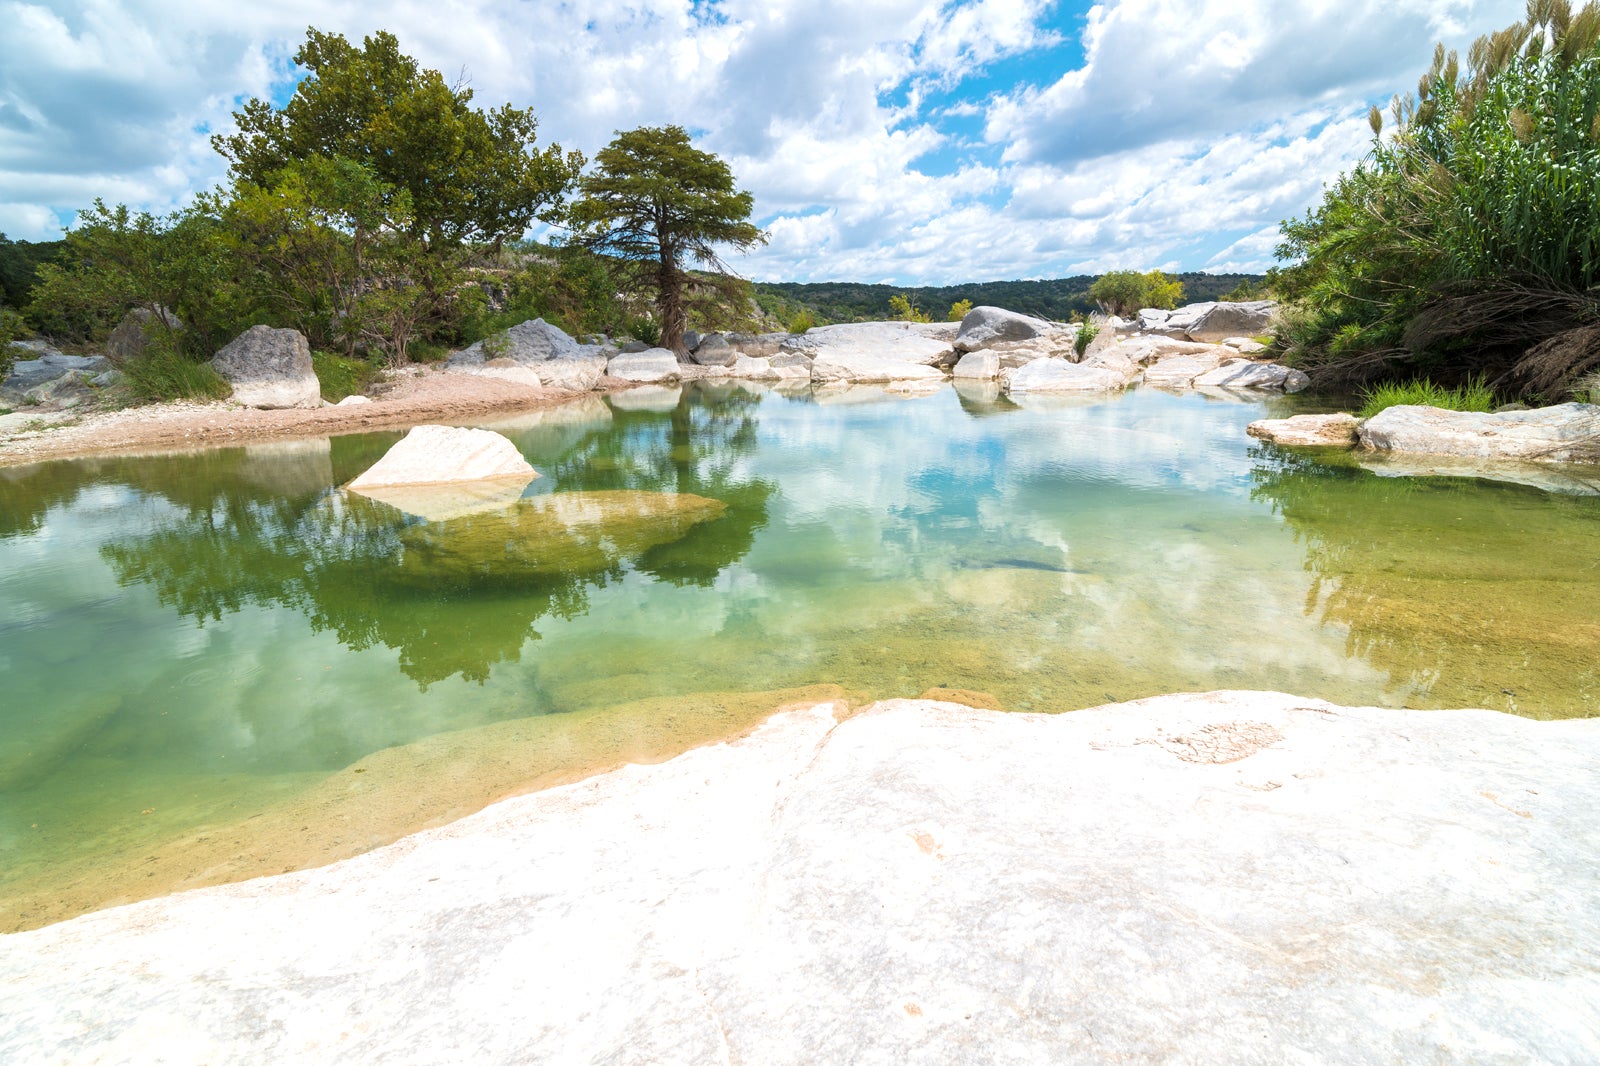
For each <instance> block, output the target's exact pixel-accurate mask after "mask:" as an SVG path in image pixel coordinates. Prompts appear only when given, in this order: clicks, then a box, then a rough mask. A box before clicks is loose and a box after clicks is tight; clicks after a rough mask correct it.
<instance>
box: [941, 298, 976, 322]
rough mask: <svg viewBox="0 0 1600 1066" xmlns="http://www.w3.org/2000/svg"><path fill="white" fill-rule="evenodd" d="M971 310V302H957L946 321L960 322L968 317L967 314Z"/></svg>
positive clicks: (951, 306)
mask: <svg viewBox="0 0 1600 1066" xmlns="http://www.w3.org/2000/svg"><path fill="white" fill-rule="evenodd" d="M971 310H972V301H971V300H957V301H956V302H955V303H953V304H951V305H950V314H949V315H948V316H947V317H946V318H945V321H946V322H960V321H961V320H962V319H963V318H966V317H967V312H969V311H971Z"/></svg>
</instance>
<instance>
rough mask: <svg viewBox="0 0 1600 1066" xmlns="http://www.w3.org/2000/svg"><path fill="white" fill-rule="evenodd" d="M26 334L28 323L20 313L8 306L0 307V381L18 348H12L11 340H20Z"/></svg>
mask: <svg viewBox="0 0 1600 1066" xmlns="http://www.w3.org/2000/svg"><path fill="white" fill-rule="evenodd" d="M27 335H28V324H27V323H26V322H25V321H23V318H22V316H21V315H19V314H17V313H16V312H15V311H13V310H11V308H9V307H0V381H4V380H5V379H6V378H7V377H8V376H9V375H10V374H11V368H12V366H14V365H15V363H16V359H17V352H18V351H19V349H17V348H13V347H12V346H11V343H12V342H13V341H18V340H21V339H22V338H24V337H26V336H27Z"/></svg>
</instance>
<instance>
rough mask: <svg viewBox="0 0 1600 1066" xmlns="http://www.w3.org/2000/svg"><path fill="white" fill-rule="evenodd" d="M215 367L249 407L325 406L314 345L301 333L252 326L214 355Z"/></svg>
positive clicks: (236, 396)
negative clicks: (312, 361)
mask: <svg viewBox="0 0 1600 1066" xmlns="http://www.w3.org/2000/svg"><path fill="white" fill-rule="evenodd" d="M211 367H212V369H213V370H215V371H216V372H217V373H218V374H220V375H221V376H222V378H223V380H225V381H226V382H227V383H228V384H229V385H232V386H233V399H234V401H235V402H236V403H241V404H244V405H245V406H246V407H262V408H269V409H271V408H285V407H321V406H322V386H321V385H319V384H318V383H317V372H316V369H315V368H314V367H313V366H312V365H311V345H310V344H308V343H307V342H306V338H305V335H304V334H303V333H301V332H300V331H299V330H295V329H274V328H272V327H271V326H251V327H250V328H249V329H247V330H245V331H244V332H243V333H241V334H239V335H238V336H237V337H235V338H234V339H233V340H231V341H229V342H228V343H227V344H226V345H224V346H223V348H222V350H221V351H219V352H217V354H216V355H214V356H212V358H211Z"/></svg>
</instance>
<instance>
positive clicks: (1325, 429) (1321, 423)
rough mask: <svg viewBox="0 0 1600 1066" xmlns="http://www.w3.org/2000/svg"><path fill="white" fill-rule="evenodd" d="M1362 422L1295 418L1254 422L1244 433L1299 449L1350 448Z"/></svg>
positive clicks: (1346, 416) (1341, 417)
mask: <svg viewBox="0 0 1600 1066" xmlns="http://www.w3.org/2000/svg"><path fill="white" fill-rule="evenodd" d="M1360 424H1361V423H1360V419H1358V418H1356V416H1355V415H1352V414H1345V413H1343V412H1341V413H1339V414H1329V415H1294V416H1292V417H1290V418H1264V419H1262V420H1260V421H1259V422H1252V423H1250V425H1249V426H1248V427H1246V429H1245V432H1247V433H1249V434H1250V435H1251V436H1252V437H1257V438H1260V439H1261V440H1266V441H1271V442H1272V443H1274V444H1291V445H1296V446H1299V447H1321V446H1337V447H1341V448H1348V447H1350V445H1352V444H1354V443H1355V442H1356V427H1357V426H1358V425H1360Z"/></svg>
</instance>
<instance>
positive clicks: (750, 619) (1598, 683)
mask: <svg viewBox="0 0 1600 1066" xmlns="http://www.w3.org/2000/svg"><path fill="white" fill-rule="evenodd" d="M675 395H676V394H674V393H665V392H657V393H655V394H652V393H649V392H640V393H634V394H628V395H626V396H624V397H623V398H621V399H620V400H619V401H618V403H617V409H615V410H613V408H612V406H611V405H609V404H607V403H606V402H604V401H601V400H599V399H595V398H590V399H588V400H586V401H584V402H582V403H579V404H577V405H575V406H573V407H571V408H567V409H562V410H558V411H554V412H541V413H537V414H531V415H529V416H526V417H525V418H522V419H511V420H507V421H505V422H502V423H498V424H494V428H497V429H499V430H500V431H501V432H504V433H505V434H506V435H507V436H509V437H510V438H511V439H512V440H513V441H515V442H516V443H517V445H518V447H519V448H521V450H522V451H523V452H524V453H525V454H526V455H527V457H528V459H529V460H530V461H531V462H532V463H533V465H534V466H535V467H536V468H537V469H538V470H539V471H540V472H541V474H542V475H543V476H542V477H540V478H539V479H538V480H536V481H534V482H533V483H532V484H531V485H530V486H529V487H528V489H527V490H526V500H527V501H528V502H525V503H522V504H519V505H516V508H515V509H514V510H513V511H510V512H507V511H504V510H503V511H501V512H500V513H488V514H481V515H476V516H467V517H461V518H455V519H452V520H449V521H445V522H433V523H430V522H428V521H425V520H424V519H421V518H418V517H414V516H408V515H407V514H405V513H404V512H402V511H400V510H397V509H395V508H392V507H388V506H385V505H383V504H379V503H374V502H371V501H366V500H362V499H360V498H357V497H352V496H349V495H347V494H345V493H343V492H341V491H339V490H338V489H337V488H336V487H335V486H337V485H339V484H342V483H343V482H345V481H348V480H349V479H350V478H352V477H353V476H355V475H356V474H357V473H359V472H360V471H361V470H363V469H365V468H366V466H368V465H370V464H371V463H372V462H373V461H375V460H376V459H377V458H378V457H379V456H380V455H381V454H382V453H383V452H384V450H385V449H386V448H387V447H388V446H389V445H390V444H391V443H392V442H393V441H394V440H395V439H397V435H396V434H372V435H364V436H354V437H342V438H336V439H334V440H332V441H331V442H329V441H313V442H295V443H288V444H277V445H269V446H256V447H245V448H233V449H222V450H214V451H209V452H204V453H198V454H194V455H185V456H174V457H155V458H126V459H97V460H85V461H80V462H62V463H52V464H48V465H42V466H37V467H30V468H22V469H14V470H0V685H3V691H0V706H3V709H0V895H3V894H4V893H5V891H6V890H7V885H8V884H9V883H11V882H16V883H21V882H23V881H27V882H28V883H29V884H30V885H33V886H34V887H37V885H38V884H39V883H40V882H39V880H38V879H39V877H40V876H46V875H48V873H49V871H50V870H51V869H52V868H53V867H54V866H56V865H71V864H72V863H74V862H79V863H82V862H93V861H95V859H96V856H99V855H103V854H110V853H112V852H118V853H126V852H128V851H129V849H137V848H138V847H143V846H155V845H157V844H160V843H161V842H162V841H164V840H172V839H176V838H178V837H180V836H182V835H184V834H194V833H196V832H197V831H198V830H197V829H196V827H208V826H214V825H218V824H224V823H227V822H229V821H230V820H237V819H244V820H248V819H249V818H250V817H251V816H252V814H253V813H255V812H258V811H260V810H263V809H265V808H266V807H268V806H270V805H272V804H274V803H277V802H280V801H281V800H283V799H284V798H285V797H292V796H293V795H295V794H297V793H298V792H301V791H303V790H306V789H308V788H313V787H316V786H317V785H318V783H322V782H326V781H327V780H328V779H329V775H330V774H334V773H335V772H338V771H340V770H341V768H346V767H348V766H350V764H352V763H354V762H356V761H357V760H360V759H362V758H363V757H366V756H369V755H371V754H372V753H374V752H377V751H380V750H381V749H385V748H390V747H393V746H397V745H408V744H413V743H415V742H417V741H420V740H423V739H424V738H428V737H432V736H435V735H438V734H441V733H446V732H449V731H456V730H472V729H477V728H479V727H485V726H490V725H492V724H494V723H505V722H510V721H513V720H519V719H528V718H530V717H537V716H552V715H570V714H573V713H576V712H583V713H587V714H595V715H603V714H605V713H607V709H608V708H612V707H615V706H616V705H618V704H622V703H626V702H629V701H636V700H644V699H647V698H651V697H670V696H692V695H693V694H695V693H702V692H711V691H716V692H741V691H757V690H771V689H780V688H789V687H794V686H802V685H809V684H815V683H835V684H838V685H842V686H844V687H845V688H846V689H849V690H852V691H854V692H859V693H862V694H865V695H869V696H878V697H882V696H914V695H918V694H920V693H922V692H924V691H925V690H927V689H929V688H933V687H946V688H954V689H968V690H977V691H980V692H984V693H988V694H990V695H992V696H993V697H995V698H996V699H997V700H998V701H999V702H1000V703H1001V704H1003V705H1004V706H1006V707H1008V708H1011V709H1017V710H1036V711H1060V710H1071V709H1074V708H1080V707H1085V706H1092V705H1096V704H1100V703H1105V702H1109V701H1115V700H1127V699H1133V698H1137V697H1142V696H1150V695H1156V694H1159V693H1165V692H1173V691H1184V690H1206V689H1215V688H1264V689H1280V690H1286V691H1290V692H1294V693H1297V694H1300V695H1303V696H1311V697H1321V698H1324V699H1329V700H1334V701H1338V702H1343V703H1349V704H1376V705H1381V706H1394V707H1401V706H1407V707H1423V708H1428V707H1459V706H1478V707H1490V708H1497V709H1502V710H1507V711H1513V712H1515V713H1519V714H1525V715H1531V716H1534V717H1569V716H1577V715H1588V714H1592V713H1595V710H1596V700H1597V698H1600V678H1597V676H1596V663H1597V662H1600V608H1597V607H1596V604H1600V597H1597V595H1596V593H1597V592H1600V502H1597V501H1596V500H1595V499H1593V498H1583V497H1570V496H1559V495H1552V494H1548V493H1544V492H1540V491H1538V490H1535V489H1532V488H1526V487H1521V486H1516V485H1506V484H1497V483H1493V482H1487V481H1478V480H1471V479H1465V478H1428V479H1400V478H1384V477H1378V476H1375V475H1373V474H1371V473H1368V472H1366V471H1363V470H1360V469H1359V468H1356V467H1354V466H1352V465H1351V464H1350V462H1349V461H1348V460H1344V459H1340V458H1338V457H1328V456H1326V454H1324V456H1323V457H1322V458H1317V457H1314V456H1311V457H1308V454H1309V453H1301V454H1298V455H1297V454H1292V453H1288V452H1284V451H1280V450H1276V449H1272V448H1269V447H1265V446H1262V445H1259V444H1257V443H1256V442H1254V441H1252V440H1250V439H1249V438H1248V437H1247V436H1246V434H1245V432H1244V427H1245V425H1246V424H1247V423H1249V422H1250V421H1252V420H1254V419H1257V418H1261V417H1269V416H1272V415H1280V414H1286V413H1291V411H1292V410H1293V409H1295V407H1296V405H1297V404H1299V405H1302V406H1303V405H1304V404H1305V401H1296V400H1294V399H1277V400H1272V401H1262V402H1259V403H1251V402H1229V401H1227V400H1219V399H1216V398H1210V397H1204V396H1199V395H1172V394H1166V393H1162V392H1158V391H1154V390H1136V391H1134V392H1132V393H1129V394H1127V395H1126V396H1123V397H1120V398H1106V399H1097V400H1083V399H1068V400H1056V401H1035V402H1033V403H1030V404H1029V405H1027V406H1015V405H1012V404H1010V403H1008V402H1006V401H1003V400H994V399H986V398H984V397H983V396H981V395H976V394H974V395H969V396H961V395H958V394H957V393H956V392H955V391H953V390H951V389H948V388H947V389H945V390H944V391H942V392H939V393H936V394H934V395H932V396H926V397H921V398H916V399H903V398H892V397H888V396H886V395H884V394H882V393H881V391H878V390H857V391H853V392H851V393H848V394H842V395H832V396H830V395H827V394H821V395H815V396H814V395H812V394H811V393H809V392H806V391H802V392H800V393H798V394H789V395H784V394H779V393H776V392H764V393H763V392H757V391H750V390H748V389H745V388H741V387H732V386H723V387H717V388H701V389H699V390H697V391H696V390H691V391H688V392H686V393H684V394H683V395H682V397H681V398H675ZM575 493H583V494H597V495H591V496H573V495H570V494H575ZM657 494H674V497H681V496H682V495H692V496H694V497H701V498H703V499H702V500H701V501H699V502H698V503H694V505H693V507H692V508H690V509H689V510H684V509H682V507H681V506H680V505H679V502H675V498H674V497H663V496H660V495H657ZM618 501H622V502H620V503H619V502H618ZM580 504H581V506H579V505H580ZM579 511H581V512H583V514H582V516H580V518H579V519H578V520H576V523H577V524H576V525H574V524H573V523H574V521H575V520H574V519H573V515H574V514H577V513H578V512H579ZM508 515H509V516H510V517H509V518H508ZM649 706H659V705H657V704H651V705H649ZM616 713H619V714H622V713H635V714H637V713H643V712H640V711H638V710H634V711H623V712H616ZM650 713H659V712H650ZM621 728H624V729H626V728H627V727H626V724H625V723H622V724H621ZM486 735H487V734H486ZM264 864H265V865H270V860H264Z"/></svg>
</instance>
